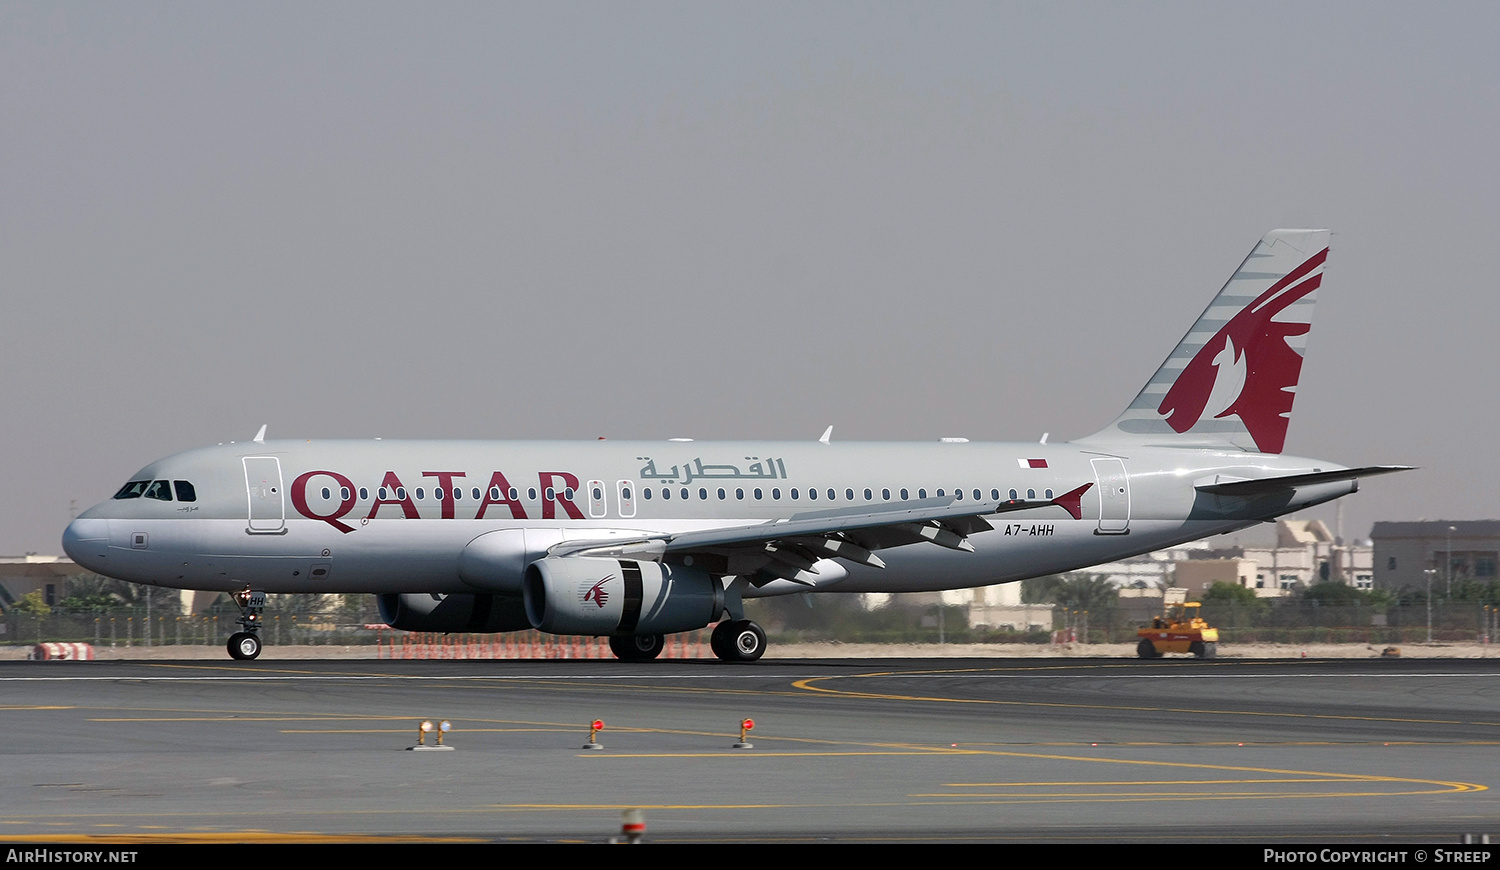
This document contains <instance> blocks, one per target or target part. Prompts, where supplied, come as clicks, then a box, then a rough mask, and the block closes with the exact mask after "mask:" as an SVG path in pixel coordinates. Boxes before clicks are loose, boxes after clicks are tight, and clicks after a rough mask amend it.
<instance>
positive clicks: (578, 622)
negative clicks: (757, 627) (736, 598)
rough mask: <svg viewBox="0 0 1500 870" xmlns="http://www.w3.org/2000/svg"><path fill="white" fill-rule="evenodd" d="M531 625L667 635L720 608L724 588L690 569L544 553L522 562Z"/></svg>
mask: <svg viewBox="0 0 1500 870" xmlns="http://www.w3.org/2000/svg"><path fill="white" fill-rule="evenodd" d="M523 588H524V590H525V601H526V616H527V618H529V619H530V620H531V627H532V628H536V629H540V630H542V631H547V632H552V633H553V634H588V635H596V636H597V635H646V634H671V633H672V632H676V631H692V630H694V629H698V628H703V627H704V626H706V625H708V624H709V623H711V622H713V621H714V620H716V619H718V618H719V614H720V613H722V612H723V610H724V587H723V585H722V584H721V583H720V582H719V581H718V580H717V579H715V578H714V577H713V576H712V575H710V574H707V573H705V572H703V571H699V570H697V569H694V568H684V567H681V566H677V565H664V564H662V563H660V562H642V561H635V560H631V559H599V558H591V557H582V556H576V557H563V558H547V559H540V560H538V561H536V562H532V563H531V564H530V565H528V566H527V567H526V578H525V581H524V583H523Z"/></svg>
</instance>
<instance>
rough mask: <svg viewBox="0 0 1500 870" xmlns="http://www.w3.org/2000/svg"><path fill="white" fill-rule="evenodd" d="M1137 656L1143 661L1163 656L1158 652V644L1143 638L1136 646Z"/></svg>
mask: <svg viewBox="0 0 1500 870" xmlns="http://www.w3.org/2000/svg"><path fill="white" fill-rule="evenodd" d="M1135 654H1136V655H1137V656H1140V657H1141V658H1143V659H1154V658H1156V657H1158V656H1160V655H1161V653H1159V652H1157V651H1156V644H1154V643H1152V642H1151V641H1149V640H1147V639H1146V638H1141V642H1140V643H1138V644H1136V645H1135Z"/></svg>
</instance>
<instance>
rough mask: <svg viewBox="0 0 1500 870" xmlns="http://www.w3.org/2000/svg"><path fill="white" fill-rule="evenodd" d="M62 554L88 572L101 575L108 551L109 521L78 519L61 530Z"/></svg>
mask: <svg viewBox="0 0 1500 870" xmlns="http://www.w3.org/2000/svg"><path fill="white" fill-rule="evenodd" d="M62 546H63V552H64V553H67V554H68V558H69V559H72V560H73V561H74V562H77V563H78V564H79V565H82V566H83V567H85V568H87V569H89V570H90V571H99V572H101V573H102V565H103V562H104V558H105V554H106V553H107V552H108V550H109V520H106V519H99V518H94V517H80V518H78V519H76V520H74V521H73V522H71V523H68V527H67V528H66V529H64V530H63V537H62Z"/></svg>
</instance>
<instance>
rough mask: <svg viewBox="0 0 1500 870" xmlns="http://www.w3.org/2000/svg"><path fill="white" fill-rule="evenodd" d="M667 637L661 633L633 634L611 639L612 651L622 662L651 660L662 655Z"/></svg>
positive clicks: (610, 646)
mask: <svg viewBox="0 0 1500 870" xmlns="http://www.w3.org/2000/svg"><path fill="white" fill-rule="evenodd" d="M664 646H666V638H664V637H662V636H661V635H659V634H632V635H625V636H619V637H612V638H610V639H609V648H610V651H611V652H613V653H614V654H615V658H617V659H619V660H620V661H622V662H649V661H651V660H652V659H654V658H656V657H657V656H659V655H661V649H662V647H664Z"/></svg>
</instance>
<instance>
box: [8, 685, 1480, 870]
mask: <svg viewBox="0 0 1500 870" xmlns="http://www.w3.org/2000/svg"><path fill="white" fill-rule="evenodd" d="M747 717H748V718H751V719H753V720H754V722H755V728H754V730H753V731H752V732H751V734H750V738H749V739H750V742H752V743H753V744H754V748H753V749H748V750H736V749H732V748H731V744H733V743H735V742H736V741H737V740H738V739H739V730H738V729H739V725H738V723H739V722H740V720H742V719H744V718H747ZM424 718H431V719H434V720H438V719H447V720H449V721H451V722H452V723H453V732H452V733H451V735H450V736H449V738H448V740H447V744H448V745H450V746H452V747H453V749H452V751H443V752H411V751H406V750H407V748H408V747H410V746H412V745H414V744H415V743H416V736H417V731H416V726H417V723H418V722H419V721H421V720H422V719H424ZM595 718H600V719H603V720H604V721H605V723H606V727H605V730H604V731H603V732H602V734H601V735H600V742H601V743H602V744H603V746H604V749H602V750H600V751H586V750H583V749H582V748H581V746H582V744H583V743H584V741H585V739H586V737H587V733H588V732H587V723H588V722H589V721H590V720H592V719H595ZM0 733H3V734H4V735H5V740H4V745H3V747H0V753H3V757H0V839H11V840H28V841H38V840H45V839H49V838H57V839H59V840H75V839H77V838H79V837H97V838H103V839H104V840H108V841H111V842H127V841H130V840H132V839H134V838H141V839H144V840H166V841H172V840H192V841H203V842H241V841H267V842H299V841H320V840H325V839H333V840H338V839H344V838H347V839H355V840H361V839H368V838H371V837H380V838H389V839H391V840H393V841H416V840H421V841H454V842H471V841H504V840H511V839H520V840H572V841H600V840H603V839H605V838H607V837H608V836H610V835H611V834H613V833H616V832H617V831H618V830H619V824H620V821H619V819H620V815H619V814H620V810H621V809H622V808H626V807H640V808H643V809H644V810H645V815H646V824H647V839H648V840H653V841H658V842H748V841H759V840H779V841H841V840H865V841H868V840H886V839H889V840H900V841H935V842H946V841H964V840H988V841H1056V840H1065V841H1089V840H1113V841H1151V842H1160V841H1170V842H1183V841H1194V840H1201V841H1206V842H1216V843H1218V842H1240V841H1243V842H1278V843H1296V842H1372V841H1377V840H1378V841H1381V842H1411V841H1420V842H1446V843H1456V842H1457V841H1458V837H1459V836H1460V835H1461V834H1464V833H1490V834H1496V833H1500V791H1497V790H1496V787H1497V785H1500V782H1497V781H1500V764H1497V756H1500V665H1497V664H1496V663H1494V662H1491V661H1486V660H1448V661H1414V660H1347V659H1344V660H1295V661H1279V660H1270V661H1265V660H1262V661H1228V660H1224V661H1214V662H1199V661H1194V660H1182V659H1179V660H1160V661H1148V662H1139V661H1122V660H1117V659H1097V660H1080V659H1067V660H1023V661H1016V660H1004V661H997V660H992V659H991V660H977V659H975V660H953V659H944V660H940V661H939V660H882V661H878V662H871V661H829V660H817V661H813V660H807V661H787V660H778V661H762V662H759V663H756V664H753V665H727V664H722V663H717V662H684V661H664V662H657V663H652V664H649V665H632V664H624V663H619V662H598V661H587V662H585V661H533V662H516V661H507V662H498V661H497V662H478V661H450V662H438V661H426V662H412V661H407V662H392V661H301V662H288V661H274V662H273V661H259V662H230V661H227V660H226V661H223V662H202V661H191V662H189V661H184V662H150V663H145V662H135V663H131V662H5V663H0Z"/></svg>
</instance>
